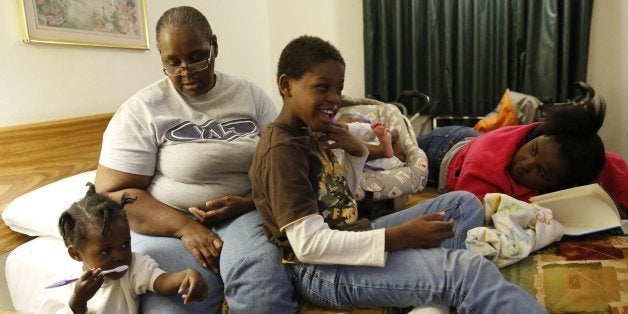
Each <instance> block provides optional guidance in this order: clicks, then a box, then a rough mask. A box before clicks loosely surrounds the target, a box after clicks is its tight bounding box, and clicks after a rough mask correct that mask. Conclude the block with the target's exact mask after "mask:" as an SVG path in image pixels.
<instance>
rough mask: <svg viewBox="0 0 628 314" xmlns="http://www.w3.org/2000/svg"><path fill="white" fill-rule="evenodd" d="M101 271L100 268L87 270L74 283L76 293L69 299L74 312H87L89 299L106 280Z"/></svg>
mask: <svg viewBox="0 0 628 314" xmlns="http://www.w3.org/2000/svg"><path fill="white" fill-rule="evenodd" d="M100 272H101V270H100V268H97V269H94V270H87V271H85V272H84V273H83V274H82V275H81V277H79V279H78V280H77V281H76V283H75V284H74V293H73V294H72V297H71V298H70V300H69V301H68V305H69V306H70V309H72V311H73V312H74V313H87V301H89V300H90V299H91V298H92V297H93V296H94V294H96V291H98V289H100V286H102V283H103V281H104V280H105V279H104V278H105V277H104V276H102V275H101V274H100Z"/></svg>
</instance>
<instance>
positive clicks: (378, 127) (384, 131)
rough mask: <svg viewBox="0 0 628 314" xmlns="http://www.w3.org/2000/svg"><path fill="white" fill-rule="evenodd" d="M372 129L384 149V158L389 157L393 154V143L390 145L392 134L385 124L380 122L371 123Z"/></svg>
mask: <svg viewBox="0 0 628 314" xmlns="http://www.w3.org/2000/svg"><path fill="white" fill-rule="evenodd" d="M371 128H372V129H373V133H375V136H377V139H379V144H380V146H381V147H382V148H383V150H384V155H385V156H386V158H391V157H392V156H394V151H393V145H392V135H390V132H389V131H388V128H386V125H385V124H383V123H380V122H376V123H373V124H372V125H371Z"/></svg>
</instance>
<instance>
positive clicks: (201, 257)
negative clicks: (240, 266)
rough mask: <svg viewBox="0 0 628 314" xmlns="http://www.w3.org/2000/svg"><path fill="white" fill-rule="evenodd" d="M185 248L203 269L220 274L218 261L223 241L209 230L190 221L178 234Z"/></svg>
mask: <svg viewBox="0 0 628 314" xmlns="http://www.w3.org/2000/svg"><path fill="white" fill-rule="evenodd" d="M177 236H178V237H179V238H181V241H182V242H183V245H184V246H185V248H186V249H187V250H188V252H190V253H191V254H192V256H193V257H194V259H195V260H196V262H197V263H198V264H199V265H201V267H203V268H209V269H210V270H211V271H212V272H214V273H216V274H218V272H219V270H218V261H219V258H220V251H221V250H222V240H220V237H218V235H217V234H215V233H214V232H213V231H211V230H210V229H209V228H207V227H205V226H204V225H202V224H200V223H199V222H197V221H195V220H192V219H190V223H188V224H186V225H185V226H184V227H183V228H181V230H180V232H177Z"/></svg>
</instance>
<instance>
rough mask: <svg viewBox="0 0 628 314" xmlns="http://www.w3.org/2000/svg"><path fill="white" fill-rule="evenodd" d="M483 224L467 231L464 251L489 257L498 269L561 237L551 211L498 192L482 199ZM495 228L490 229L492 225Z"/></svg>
mask: <svg viewBox="0 0 628 314" xmlns="http://www.w3.org/2000/svg"><path fill="white" fill-rule="evenodd" d="M484 210H485V221H484V223H485V225H487V227H476V228H473V229H471V230H469V231H468V232H467V239H466V246H467V249H469V250H471V251H474V252H476V253H478V254H480V255H483V256H486V257H488V258H490V259H491V260H492V261H493V262H495V264H496V265H497V267H500V268H501V267H505V266H508V265H511V264H514V263H516V262H518V261H520V260H521V259H523V258H525V257H527V256H528V255H530V253H532V252H534V251H536V250H538V249H540V248H543V247H545V246H547V245H549V244H550V243H552V242H554V241H558V240H560V239H561V238H562V236H563V227H562V226H561V224H560V223H559V222H558V221H556V220H554V219H553V217H552V211H551V210H549V209H547V208H544V207H541V206H538V205H536V204H531V203H526V202H523V201H520V200H517V199H515V198H513V197H511V196H508V195H506V194H501V193H487V194H486V196H485V197H484ZM491 224H492V226H494V228H492V226H491Z"/></svg>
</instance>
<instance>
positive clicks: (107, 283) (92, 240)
mask: <svg viewBox="0 0 628 314" xmlns="http://www.w3.org/2000/svg"><path fill="white" fill-rule="evenodd" d="M87 185H88V186H89V189H88V191H87V193H86V195H85V197H83V199H81V200H79V201H78V202H75V203H74V204H72V206H70V208H68V209H67V210H65V211H64V212H63V213H62V214H61V217H59V231H60V232H61V236H62V237H63V241H64V242H65V245H66V247H67V249H68V254H69V255H70V257H71V258H72V259H74V260H76V261H79V262H82V264H83V265H82V274H81V275H80V277H79V278H78V280H77V281H76V283H75V284H74V285H67V286H63V287H59V288H54V289H52V290H49V291H48V292H49V293H46V294H45V295H44V302H43V304H42V307H41V308H40V310H39V311H38V312H39V313H56V312H64V313H65V312H68V313H86V312H88V311H89V312H90V313H92V312H98V313H137V312H138V306H139V302H138V297H139V295H141V294H144V293H146V292H147V291H152V292H155V293H158V294H162V295H167V294H173V293H179V294H181V296H182V298H183V301H184V303H188V302H192V301H202V300H203V299H205V297H206V296H207V286H206V285H205V282H204V281H203V278H202V277H201V275H200V273H198V271H196V270H194V269H185V270H182V271H178V272H173V273H166V272H165V271H163V270H162V269H160V268H159V267H158V265H157V263H156V262H155V261H154V260H153V259H152V258H150V257H149V256H145V255H141V254H138V253H133V252H131V234H130V229H129V223H128V221H127V218H126V214H125V212H124V210H123V208H124V205H126V204H129V203H131V202H133V201H134V200H135V199H133V198H129V197H127V196H126V195H123V196H122V200H121V202H120V203H118V202H115V201H113V200H112V199H111V198H109V197H107V196H106V195H103V194H99V193H96V190H95V188H94V185H93V184H91V183H88V184H87ZM120 266H127V267H128V269H126V270H123V271H120V272H111V273H108V274H106V275H105V274H103V271H104V270H111V269H114V268H118V267H120ZM121 268H123V269H124V268H125V267H121ZM79 272H81V270H79V269H77V273H79Z"/></svg>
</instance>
